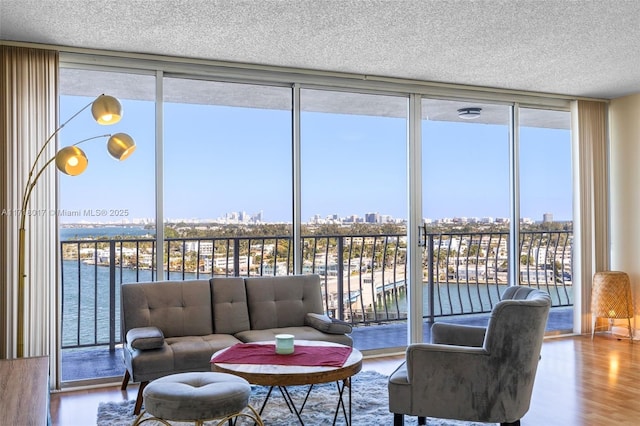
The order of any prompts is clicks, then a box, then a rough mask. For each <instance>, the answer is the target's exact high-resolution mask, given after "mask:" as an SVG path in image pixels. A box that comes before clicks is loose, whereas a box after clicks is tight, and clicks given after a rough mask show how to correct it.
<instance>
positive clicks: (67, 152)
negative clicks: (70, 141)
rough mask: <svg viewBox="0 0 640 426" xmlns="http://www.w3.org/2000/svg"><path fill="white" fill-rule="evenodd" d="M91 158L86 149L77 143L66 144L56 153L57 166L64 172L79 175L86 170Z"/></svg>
mask: <svg viewBox="0 0 640 426" xmlns="http://www.w3.org/2000/svg"><path fill="white" fill-rule="evenodd" d="M88 164H89V160H88V159H87V156H86V155H85V153H84V151H82V150H81V149H80V148H78V147H77V146H75V145H71V146H66V147H64V148H62V149H61V150H60V151H58V153H57V154H56V167H57V168H58V170H60V171H61V172H62V173H64V174H67V175H70V176H77V175H79V174H81V173H82V172H84V171H85V169H86V168H87V165H88Z"/></svg>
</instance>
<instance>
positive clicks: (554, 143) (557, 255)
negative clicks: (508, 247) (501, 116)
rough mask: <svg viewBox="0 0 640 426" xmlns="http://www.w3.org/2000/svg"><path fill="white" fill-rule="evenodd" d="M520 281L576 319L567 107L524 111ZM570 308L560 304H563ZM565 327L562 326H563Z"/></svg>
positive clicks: (521, 112)
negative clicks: (546, 293)
mask: <svg viewBox="0 0 640 426" xmlns="http://www.w3.org/2000/svg"><path fill="white" fill-rule="evenodd" d="M518 115H519V124H520V126H519V132H518V133H519V183H520V187H519V191H518V192H519V200H520V204H519V210H520V264H519V284H521V285H526V286H532V287H537V288H540V289H542V290H545V291H547V292H548V293H549V294H550V295H551V298H552V300H553V305H554V306H556V307H559V308H558V309H557V310H556V311H558V312H560V311H561V312H563V313H564V317H566V318H565V320H564V323H565V325H566V327H565V328H570V324H571V323H572V319H571V318H572V315H573V310H572V305H573V290H574V287H573V261H572V260H573V206H572V203H573V190H572V164H571V131H570V125H571V117H570V113H569V112H568V111H555V110H545V109H533V108H520V110H519V114H518ZM563 306H564V307H566V308H564V309H563V308H561V307H563ZM558 327H559V328H560V325H559V326H558Z"/></svg>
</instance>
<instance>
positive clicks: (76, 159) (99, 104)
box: [17, 94, 136, 358]
mask: <svg viewBox="0 0 640 426" xmlns="http://www.w3.org/2000/svg"><path fill="white" fill-rule="evenodd" d="M88 107H91V113H92V114H93V118H94V119H95V120H96V121H97V122H98V123H99V124H104V125H109V124H114V123H117V122H118V121H120V118H122V106H121V105H120V101H118V99H116V98H114V97H113V96H108V95H104V94H103V95H100V96H98V97H97V98H96V99H94V100H93V101H92V102H90V103H88V104H87V105H85V106H84V107H83V108H82V109H81V110H80V111H78V112H76V113H75V114H74V115H73V116H72V117H71V118H69V119H68V120H67V121H65V122H64V123H62V124H61V125H60V126H59V127H58V128H57V129H56V130H55V132H53V133H52V134H51V136H49V137H48V138H47V140H46V141H45V142H44V144H43V145H42V148H40V151H38V155H36V159H35V160H34V162H33V164H32V165H31V168H30V169H29V177H28V178H27V182H26V184H25V188H24V192H23V195H22V204H21V205H20V208H21V210H20V229H19V235H18V238H19V239H18V321H17V357H18V358H22V357H24V323H25V318H24V315H25V278H26V274H25V250H26V244H25V220H26V216H27V214H26V212H27V209H28V207H29V199H30V198H31V192H32V191H33V188H34V187H35V186H36V183H38V179H39V178H40V176H42V173H43V172H44V171H45V169H46V168H47V167H48V166H49V165H50V164H51V163H53V162H55V163H56V167H57V169H58V170H60V171H61V172H62V173H65V174H67V175H70V176H76V175H79V174H81V173H82V172H84V170H85V169H86V168H87V164H88V160H87V156H86V155H85V153H84V152H83V151H82V150H81V149H80V148H78V145H79V144H81V143H83V142H87V141H90V140H94V139H100V138H109V139H108V141H107V150H108V151H109V154H110V155H111V156H112V157H113V158H115V159H117V160H124V159H126V158H127V157H129V155H131V153H133V151H135V149H136V144H135V142H134V140H133V138H131V136H129V135H128V134H126V133H116V134H106V135H99V136H93V137H90V138H87V139H83V140H81V141H80V142H77V143H75V144H74V145H70V146H66V147H64V148H61V149H60V150H58V151H57V152H56V154H55V155H54V156H53V157H52V158H50V159H48V160H47V161H46V162H45V163H44V164H43V165H42V166H40V165H39V164H40V163H41V161H40V160H41V157H42V154H43V153H44V150H45V148H46V147H47V146H48V145H49V143H51V141H52V140H54V138H55V136H56V135H57V134H58V132H60V130H62V128H63V127H64V126H65V125H67V123H69V122H70V121H71V120H73V119H74V118H76V117H77V116H78V115H79V114H80V113H81V112H82V111H84V110H85V109H87V108H88ZM42 161H44V160H42Z"/></svg>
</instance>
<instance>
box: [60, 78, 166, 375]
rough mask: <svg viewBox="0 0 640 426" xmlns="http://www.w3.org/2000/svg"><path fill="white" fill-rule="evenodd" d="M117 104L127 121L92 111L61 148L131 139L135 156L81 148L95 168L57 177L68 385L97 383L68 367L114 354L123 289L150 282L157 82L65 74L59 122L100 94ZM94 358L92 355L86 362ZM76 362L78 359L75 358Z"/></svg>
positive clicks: (73, 124)
mask: <svg viewBox="0 0 640 426" xmlns="http://www.w3.org/2000/svg"><path fill="white" fill-rule="evenodd" d="M103 93H104V94H107V95H110V96H114V97H116V98H117V99H118V100H119V101H120V103H121V105H122V108H123V115H122V119H121V120H120V122H119V123H117V124H114V125H111V126H101V125H99V124H97V123H96V122H95V121H94V120H93V119H92V117H91V112H90V108H89V109H88V110H85V111H83V112H82V113H81V114H80V115H79V116H77V117H76V118H74V119H73V120H72V121H70V122H69V123H68V124H67V125H66V126H65V127H64V128H63V129H62V130H61V132H60V134H59V138H58V141H59V147H60V148H62V147H64V146H68V145H73V144H76V143H78V142H80V141H82V140H84V139H87V138H93V137H95V136H99V135H106V134H115V133H119V132H124V133H126V134H128V135H130V136H131V137H132V138H133V139H134V141H135V143H136V149H135V151H134V152H133V154H131V156H129V157H128V158H127V159H126V160H124V161H120V162H118V161H116V160H114V159H113V158H112V157H111V156H110V155H109V153H108V152H107V144H106V142H107V139H108V138H107V136H101V137H99V138H97V139H91V140H88V141H85V142H82V143H81V144H79V145H78V147H79V148H81V149H82V150H83V151H84V152H85V153H86V156H87V158H88V167H87V169H86V170H85V172H84V173H82V174H81V175H78V176H68V175H65V174H63V173H58V182H59V191H58V194H59V195H58V208H57V210H56V211H55V214H56V215H57V219H58V223H59V228H60V229H59V235H60V240H61V242H62V244H61V256H62V258H61V277H62V290H61V295H62V303H61V323H62V329H61V331H62V336H61V345H62V348H63V349H65V348H66V349H67V350H65V351H64V352H63V356H62V359H63V363H62V366H63V369H62V380H63V381H71V380H80V379H88V378H94V377H95V375H96V373H95V369H94V368H84V367H83V366H90V364H85V363H78V362H72V361H71V362H65V360H69V359H72V357H73V356H74V351H76V350H77V349H78V348H82V347H89V348H91V347H99V346H102V347H104V346H105V345H106V346H107V347H108V346H109V344H110V343H111V344H112V345H113V344H114V341H119V340H120V317H119V309H117V303H118V301H119V300H120V295H119V288H120V283H122V282H129V281H136V280H144V279H151V272H150V269H149V268H140V267H138V265H142V264H144V261H145V260H144V259H143V258H144V257H145V256H147V255H148V258H149V259H151V251H152V242H151V239H152V237H153V236H154V235H155V166H154V164H155V162H154V158H155V142H154V141H155V120H154V108H155V99H154V98H155V78H154V77H153V76H151V75H141V74H131V73H124V72H105V71H95V70H83V69H71V68H62V69H61V70H60V94H61V96H60V121H61V122H64V121H66V120H68V119H69V118H71V117H72V116H73V115H74V114H75V113H77V112H78V111H79V110H80V109H82V108H83V107H84V106H86V105H88V104H89V103H90V102H92V101H93V100H94V99H95V98H96V97H97V96H98V95H100V94H103ZM85 356H86V357H87V358H88V359H91V355H85ZM69 357H71V358H69Z"/></svg>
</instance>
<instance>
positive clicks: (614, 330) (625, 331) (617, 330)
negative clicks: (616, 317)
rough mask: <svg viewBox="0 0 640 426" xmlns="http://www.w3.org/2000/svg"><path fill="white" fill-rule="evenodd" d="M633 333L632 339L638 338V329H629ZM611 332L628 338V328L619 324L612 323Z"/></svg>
mask: <svg viewBox="0 0 640 426" xmlns="http://www.w3.org/2000/svg"><path fill="white" fill-rule="evenodd" d="M631 331H632V333H633V340H640V330H638V329H635V330H631ZM611 334H612V335H613V336H615V337H620V338H623V339H628V338H629V328H628V327H623V326H620V325H614V326H613V327H611Z"/></svg>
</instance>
